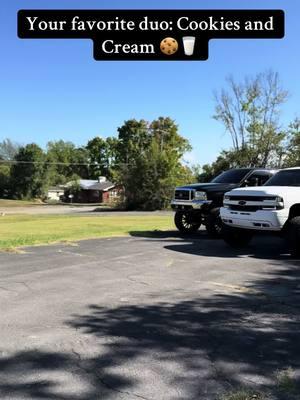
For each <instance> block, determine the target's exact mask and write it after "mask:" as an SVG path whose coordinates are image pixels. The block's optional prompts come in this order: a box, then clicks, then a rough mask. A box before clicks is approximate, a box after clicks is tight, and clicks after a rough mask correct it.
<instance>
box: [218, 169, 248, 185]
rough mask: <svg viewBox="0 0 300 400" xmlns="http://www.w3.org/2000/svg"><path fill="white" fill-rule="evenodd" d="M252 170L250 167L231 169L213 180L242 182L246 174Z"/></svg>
mask: <svg viewBox="0 0 300 400" xmlns="http://www.w3.org/2000/svg"><path fill="white" fill-rule="evenodd" d="M250 171H251V169H248V168H242V169H231V170H229V171H225V172H223V173H222V174H221V175H219V176H217V177H216V178H215V179H213V180H212V182H213V183H240V182H241V181H242V180H243V179H244V178H245V176H246V175H247V174H248V173H249V172H250Z"/></svg>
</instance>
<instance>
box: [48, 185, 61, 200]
mask: <svg viewBox="0 0 300 400" xmlns="http://www.w3.org/2000/svg"><path fill="white" fill-rule="evenodd" d="M64 195H65V187H64V186H62V185H58V186H52V187H50V188H49V189H48V193H47V200H48V201H62V200H63V198H64Z"/></svg>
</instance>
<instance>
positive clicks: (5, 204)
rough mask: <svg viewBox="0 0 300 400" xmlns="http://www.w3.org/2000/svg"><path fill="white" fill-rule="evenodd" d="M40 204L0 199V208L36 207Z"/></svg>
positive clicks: (37, 202)
mask: <svg viewBox="0 0 300 400" xmlns="http://www.w3.org/2000/svg"><path fill="white" fill-rule="evenodd" d="M40 204H42V203H41V202H39V201H27V200H7V199H0V208H1V207H27V206H38V205H40Z"/></svg>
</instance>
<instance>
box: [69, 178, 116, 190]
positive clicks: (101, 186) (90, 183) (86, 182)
mask: <svg viewBox="0 0 300 400" xmlns="http://www.w3.org/2000/svg"><path fill="white" fill-rule="evenodd" d="M71 184H72V182H69V183H68V184H67V186H71ZM78 184H79V186H80V188H81V189H82V190H100V191H104V192H105V191H107V190H110V189H113V188H114V187H115V184H114V183H112V182H110V181H107V180H106V181H104V182H99V181H98V180H93V179H80V180H79V181H78Z"/></svg>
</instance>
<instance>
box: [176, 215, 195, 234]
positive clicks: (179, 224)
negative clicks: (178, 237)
mask: <svg viewBox="0 0 300 400" xmlns="http://www.w3.org/2000/svg"><path fill="white" fill-rule="evenodd" d="M174 222H175V225H176V228H177V229H178V230H179V231H180V232H182V233H195V232H197V230H198V229H199V228H200V226H201V222H199V220H198V219H195V216H194V215H193V213H191V212H185V211H176V213H175V217H174Z"/></svg>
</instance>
